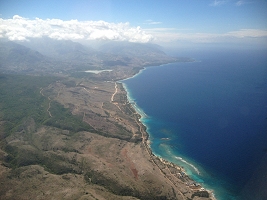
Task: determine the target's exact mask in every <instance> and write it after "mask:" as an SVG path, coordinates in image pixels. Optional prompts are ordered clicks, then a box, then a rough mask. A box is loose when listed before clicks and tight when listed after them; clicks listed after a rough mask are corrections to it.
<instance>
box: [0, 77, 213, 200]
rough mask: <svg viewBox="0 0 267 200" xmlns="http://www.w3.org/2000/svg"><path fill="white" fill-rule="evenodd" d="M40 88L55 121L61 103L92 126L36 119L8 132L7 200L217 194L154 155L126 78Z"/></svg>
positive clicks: (3, 176)
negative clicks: (79, 128)
mask: <svg viewBox="0 0 267 200" xmlns="http://www.w3.org/2000/svg"><path fill="white" fill-rule="evenodd" d="M38 93H39V95H40V96H42V97H43V98H44V99H46V100H47V104H48V106H47V108H45V111H46V112H47V116H48V118H49V119H50V120H51V119H52V120H53V118H54V120H55V121H56V120H57V119H56V118H55V115H56V114H57V113H55V112H54V111H53V110H51V106H53V104H54V103H60V104H61V105H63V106H64V107H65V108H67V109H68V110H70V111H71V113H72V115H74V116H77V117H79V119H80V120H82V121H83V122H85V123H87V124H89V125H90V127H91V128H89V130H90V131H85V130H83V131H70V130H67V129H64V128H60V127H55V126H49V125H47V124H46V125H37V123H36V121H35V120H34V119H33V118H28V119H27V120H26V121H25V122H24V124H23V125H22V128H21V129H20V131H16V132H14V133H13V134H11V135H8V136H3V134H1V135H2V139H1V148H2V150H1V151H0V160H1V163H2V165H0V199H181V200H182V199H186V200H189V199H211V197H210V194H209V193H208V192H207V191H205V190H203V189H201V187H195V186H193V185H191V186H190V185H188V183H189V182H192V181H191V180H190V179H189V178H188V177H187V176H186V175H184V174H183V170H182V169H181V168H179V167H178V166H175V165H173V164H171V163H168V162H166V161H164V160H160V159H159V158H157V157H156V156H154V155H153V154H152V153H151V151H150V149H149V147H148V145H147V143H146V141H147V137H148V135H147V133H146V132H145V127H144V126H143V125H142V123H140V121H139V117H140V116H139V115H138V114H137V113H136V112H135V110H134V109H133V107H132V106H131V104H129V102H128V101H127V96H126V91H125V90H124V88H123V86H122V84H121V83H117V82H112V81H109V82H107V81H106V82H105V81H91V80H88V79H86V78H83V79H75V78H64V79H62V78H61V79H58V80H57V81H53V82H52V83H51V84H49V85H48V86H46V87H44V88H39V91H38ZM2 123H4V122H2ZM55 123H56V122H55ZM67 125H68V124H66V126H67ZM1 127H2V126H1ZM3 132H4V129H3V127H2V128H1V133H3ZM13 152H15V153H13ZM12 156H13V157H12ZM201 196H202V197H201Z"/></svg>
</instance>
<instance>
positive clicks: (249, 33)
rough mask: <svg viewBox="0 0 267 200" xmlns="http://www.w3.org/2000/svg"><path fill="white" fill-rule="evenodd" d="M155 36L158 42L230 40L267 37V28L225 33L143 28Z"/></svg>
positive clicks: (214, 41)
mask: <svg viewBox="0 0 267 200" xmlns="http://www.w3.org/2000/svg"><path fill="white" fill-rule="evenodd" d="M145 31H146V32H147V33H150V34H152V35H154V36H155V38H156V39H155V40H156V41H158V42H174V41H188V42H195V43H216V42H232V41H235V40H239V39H248V38H267V30H260V29H240V30H237V31H230V32H226V33H220V34H219V33H218V34H215V33H194V32H191V30H190V29H185V30H184V31H183V30H179V29H170V28H155V29H145Z"/></svg>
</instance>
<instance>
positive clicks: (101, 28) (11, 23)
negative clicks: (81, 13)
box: [0, 15, 154, 43]
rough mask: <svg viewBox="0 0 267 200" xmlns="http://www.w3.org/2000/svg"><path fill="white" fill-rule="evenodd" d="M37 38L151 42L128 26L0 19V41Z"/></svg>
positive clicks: (88, 22)
mask: <svg viewBox="0 0 267 200" xmlns="http://www.w3.org/2000/svg"><path fill="white" fill-rule="evenodd" d="M40 37H49V38H53V39H58V40H115V41H129V42H141V43H145V42H150V41H152V40H153V39H154V37H153V36H152V35H151V34H148V33H146V32H145V31H144V30H142V29H141V28H140V27H139V26H138V27H131V26H130V24H129V23H109V22H105V21H78V20H69V21H63V20H60V19H45V20H43V19H39V18H35V19H33V20H31V19H27V18H23V17H21V16H18V15H14V16H13V18H12V19H2V18H0V38H7V39H9V40H27V39H28V38H40Z"/></svg>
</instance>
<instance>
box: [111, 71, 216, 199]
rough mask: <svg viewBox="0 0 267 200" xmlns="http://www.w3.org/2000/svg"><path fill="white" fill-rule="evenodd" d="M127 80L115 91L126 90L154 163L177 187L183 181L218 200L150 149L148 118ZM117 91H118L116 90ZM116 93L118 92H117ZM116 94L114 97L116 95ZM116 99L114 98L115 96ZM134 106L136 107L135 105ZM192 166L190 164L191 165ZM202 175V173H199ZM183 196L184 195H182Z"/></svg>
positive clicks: (128, 101) (119, 82) (180, 168)
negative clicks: (144, 119)
mask: <svg viewBox="0 0 267 200" xmlns="http://www.w3.org/2000/svg"><path fill="white" fill-rule="evenodd" d="M145 69H146V67H145V68H143V69H142V70H140V71H139V73H137V74H135V75H134V76H132V77H129V78H127V79H130V78H134V77H135V76H137V75H139V74H140V72H142V71H143V70H145ZM124 80H126V79H123V80H120V81H117V82H115V89H117V88H116V86H117V84H121V85H122V87H123V88H124V90H125V91H126V98H127V105H128V106H130V107H131V109H133V110H134V111H135V113H134V114H135V116H136V117H135V120H136V123H137V124H138V126H139V128H140V132H141V133H142V143H143V146H144V148H145V149H146V151H147V152H148V154H149V156H150V158H151V160H152V162H153V163H154V164H155V165H156V166H157V167H158V168H159V170H160V171H161V173H162V174H163V175H164V176H165V177H166V178H167V179H168V180H169V181H170V182H171V184H173V185H174V186H175V187H177V186H178V187H181V181H182V184H183V186H184V187H187V188H189V189H191V191H192V192H208V194H209V199H211V200H216V197H215V194H214V193H213V191H211V190H207V189H205V188H204V187H202V186H201V184H199V183H197V182H195V181H194V180H193V179H192V178H190V177H189V176H188V175H187V174H186V171H185V169H183V167H180V166H178V165H177V164H174V163H172V162H170V161H168V160H166V159H163V158H162V157H161V156H159V155H155V154H154V153H153V151H152V149H151V147H150V140H149V133H148V132H147V127H146V125H145V124H144V123H143V122H142V120H141V119H142V118H146V117H147V115H146V114H145V113H144V112H143V111H142V109H141V108H139V107H138V106H137V105H136V103H135V102H134V100H133V99H132V98H131V97H130V96H129V94H130V93H129V89H128V88H127V87H126V85H125V84H124V83H122V82H121V81H124ZM116 91H117V90H116ZM115 93H116V92H115ZM115 93H114V95H115ZM113 97H114V96H113ZM133 104H134V105H133ZM189 164H190V163H189ZM198 173H200V172H198ZM181 194H182V193H181Z"/></svg>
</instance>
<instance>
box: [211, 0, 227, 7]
mask: <svg viewBox="0 0 267 200" xmlns="http://www.w3.org/2000/svg"><path fill="white" fill-rule="evenodd" d="M225 3H226V1H219V0H214V1H213V2H212V3H211V4H210V6H215V7H216V6H220V5H223V4H225Z"/></svg>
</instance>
